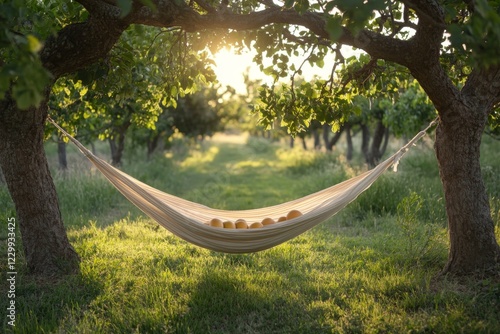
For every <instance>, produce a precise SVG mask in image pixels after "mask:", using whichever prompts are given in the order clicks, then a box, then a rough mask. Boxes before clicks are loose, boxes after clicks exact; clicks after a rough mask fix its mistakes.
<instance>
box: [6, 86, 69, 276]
mask: <svg viewBox="0 0 500 334" xmlns="http://www.w3.org/2000/svg"><path fill="white" fill-rule="evenodd" d="M48 92H49V90H48V89H47V93H46V96H47V97H48ZM46 117H47V104H46V101H45V102H43V103H42V105H41V106H40V107H38V108H31V109H29V110H18V109H17V107H16V104H15V102H14V101H13V100H12V99H11V98H10V97H7V98H6V99H4V100H3V101H1V102H0V166H1V169H2V171H3V173H4V177H5V181H6V183H7V186H8V189H9V192H10V195H11V197H12V200H13V201H14V204H15V207H16V212H17V215H18V222H19V227H20V231H21V236H22V239H23V248H24V254H25V257H26V263H27V266H28V270H29V272H30V273H33V274H38V275H44V276H53V275H60V274H67V273H72V272H75V271H77V270H78V268H79V257H78V255H77V253H76V252H75V250H74V249H73V247H72V246H71V245H70V243H69V241H68V238H67V236H66V231H65V228H64V225H63V222H62V218H61V212H60V209H59V202H58V198H57V194H56V189H55V186H54V182H53V180H52V177H51V175H50V171H49V166H48V163H47V158H46V156H45V151H44V147H43V139H44V124H45V119H46Z"/></svg>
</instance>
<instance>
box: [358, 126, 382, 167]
mask: <svg viewBox="0 0 500 334" xmlns="http://www.w3.org/2000/svg"><path fill="white" fill-rule="evenodd" d="M386 130H387V129H386V127H385V125H384V124H383V123H382V120H378V121H377V125H376V127H375V132H374V133H373V140H372V144H371V147H370V151H369V152H368V154H367V155H365V157H366V162H367V163H368V165H369V166H370V167H375V166H376V165H377V164H378V163H379V161H380V158H382V155H383V152H382V150H381V149H382V142H383V140H384V138H385V134H386ZM363 134H364V132H363Z"/></svg>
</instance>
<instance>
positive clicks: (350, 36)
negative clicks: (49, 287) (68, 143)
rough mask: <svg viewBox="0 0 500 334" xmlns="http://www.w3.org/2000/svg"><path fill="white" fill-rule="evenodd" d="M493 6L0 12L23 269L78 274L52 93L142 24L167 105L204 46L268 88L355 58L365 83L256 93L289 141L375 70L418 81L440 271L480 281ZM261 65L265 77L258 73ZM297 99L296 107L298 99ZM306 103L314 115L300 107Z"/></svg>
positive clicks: (431, 1) (197, 5)
mask: <svg viewBox="0 0 500 334" xmlns="http://www.w3.org/2000/svg"><path fill="white" fill-rule="evenodd" d="M499 6H500V5H499V3H498V1H497V0H491V1H487V0H476V1H473V2H471V1H463V2H462V1H458V0H450V1H437V0H426V1H422V0H406V1H396V0H371V1H352V0H325V1H322V0H320V1H308V0H297V1H295V0H286V1H284V2H273V1H272V0H261V1H257V0H245V1H241V2H240V1H234V2H231V3H229V2H227V1H220V2H219V1H215V0H193V1H189V2H188V1H186V2H185V1H179V0H165V1H157V0H142V1H132V0H120V1H117V2H112V1H104V0H77V1H76V2H71V3H66V2H60V1H59V0H54V1H53V2H39V1H21V0H12V1H10V2H6V3H2V4H1V8H0V9H1V10H0V13H2V14H0V15H1V16H2V17H1V20H0V45H1V46H2V49H1V51H0V66H1V69H0V98H1V100H0V110H1V113H0V166H1V169H2V172H3V174H4V177H5V180H6V183H7V185H8V188H9V191H10V194H11V196H12V199H13V201H14V203H15V205H16V210H17V213H18V216H19V223H20V227H21V233H22V236H23V246H24V249H25V254H26V260H27V263H28V268H29V269H30V271H32V272H33V273H40V274H54V273H56V272H64V271H72V270H75V269H77V268H78V256H77V255H76V253H75V252H74V250H73V249H72V247H71V246H70V244H69V242H68V241H67V237H66V234H65V231H64V227H63V224H62V220H61V216H60V212H59V205H58V201H57V196H56V192H55V188H54V185H53V182H52V179H51V177H50V173H49V170H48V167H47V162H46V157H45V154H44V152H43V133H44V124H45V119H46V116H47V101H48V100H49V96H50V94H51V88H52V86H53V83H54V81H55V80H56V79H58V78H61V77H63V76H66V75H69V74H73V73H76V72H78V71H80V70H82V69H85V68H88V67H89V66H90V65H92V64H95V63H98V62H99V61H102V60H103V59H106V58H107V57H108V56H109V55H110V52H118V54H120V55H121V54H122V53H127V52H131V50H121V51H119V50H118V49H113V47H114V46H115V45H116V43H117V41H118V40H119V38H120V36H122V35H123V34H124V32H125V31H126V30H127V28H128V27H130V26H133V25H146V26H154V27H157V28H158V29H161V28H163V29H166V30H165V32H164V33H162V34H161V35H160V37H158V38H159V39H161V38H168V39H170V40H171V41H174V43H170V44H168V46H167V47H166V48H165V49H163V50H161V52H157V53H154V54H152V56H151V61H155V60H157V59H158V58H164V59H165V61H164V62H163V65H162V67H161V68H160V69H161V70H164V71H165V72H164V73H170V74H171V77H169V76H165V78H166V79H171V80H167V82H168V85H169V88H170V89H165V93H166V94H167V96H175V95H177V94H180V93H181V91H183V90H189V89H191V88H192V87H193V85H195V79H196V77H200V78H201V76H200V75H199V74H200V73H201V72H203V69H204V68H205V66H208V62H198V64H200V65H199V66H184V65H186V64H187V63H188V62H183V61H184V60H185V59H189V58H192V59H196V58H197V59H200V57H201V58H204V56H203V55H202V50H204V49H205V47H208V48H209V49H216V48H217V47H218V46H219V45H220V43H222V42H226V43H231V44H234V45H236V46H237V47H244V46H250V47H252V48H254V49H256V50H257V52H258V56H257V59H256V61H257V62H260V63H261V66H262V70H263V71H264V72H266V73H269V74H271V75H273V76H275V77H276V78H283V77H286V76H287V75H288V71H292V79H293V75H294V74H295V73H297V75H299V74H300V71H301V68H300V66H299V67H298V68H297V67H295V68H293V67H292V66H290V68H289V67H288V64H289V59H290V57H292V56H293V55H299V54H300V53H302V54H305V55H306V57H307V59H308V60H309V61H310V62H312V63H314V64H317V65H318V66H322V65H324V58H325V57H327V56H330V53H332V52H333V53H334V54H335V55H336V59H337V64H338V63H342V62H343V61H344V60H343V57H342V52H341V49H340V47H339V46H340V45H350V46H353V47H355V48H357V49H361V50H363V51H365V52H366V53H367V54H368V55H369V59H370V61H369V62H368V63H366V64H362V65H361V66H360V71H358V72H356V73H355V74H358V77H357V78H356V79H361V78H362V77H363V75H364V78H365V79H366V80H348V79H349V75H350V74H349V73H340V76H341V77H342V78H343V79H344V80H342V78H341V80H340V81H339V80H337V78H338V77H337V76H336V75H333V74H332V77H331V78H330V80H326V81H325V82H324V83H322V84H321V83H314V84H307V83H302V84H301V85H299V86H298V87H296V86H295V84H290V85H289V90H288V92H287V93H285V94H284V95H285V98H286V101H284V100H281V98H280V97H277V96H275V95H274V94H273V90H272V89H267V90H265V91H266V92H267V93H266V92H264V91H263V93H262V94H267V95H266V96H264V97H265V99H263V103H264V104H267V105H269V108H267V107H266V106H265V105H263V106H261V110H262V111H263V114H264V119H268V120H269V122H270V121H271V120H272V119H273V117H274V116H273V114H272V113H273V112H274V113H275V112H279V113H281V114H282V119H284V120H285V121H286V122H287V123H288V124H289V126H290V127H291V129H292V130H293V129H294V128H297V127H298V128H300V126H302V124H308V123H310V121H311V120H312V119H317V120H319V121H320V122H324V121H326V122H337V123H339V124H337V126H340V122H338V119H341V120H345V119H346V118H347V114H348V113H349V112H350V110H349V108H347V107H348V106H350V105H351V103H350V101H351V100H352V94H351V93H350V92H349V89H351V88H352V92H354V93H355V92H356V91H358V92H359V93H361V92H364V91H366V90H367V89H368V90H369V91H370V90H377V88H378V87H377V85H378V83H377V82H376V79H377V76H376V75H372V74H373V73H374V74H376V70H377V65H378V63H379V61H383V62H384V63H387V64H397V65H398V66H396V70H397V71H404V72H406V74H408V73H409V74H411V76H412V77H413V78H415V79H416V80H417V81H418V82H419V84H420V85H421V87H422V88H423V90H424V91H425V92H426V94H427V95H428V97H429V99H430V100H431V101H432V103H433V105H434V107H435V108H436V110H437V111H438V114H439V125H438V127H437V131H436V141H435V148H436V154H437V159H438V163H439V168H440V176H441V180H442V183H443V187H444V192H445V202H446V210H447V215H448V223H449V230H450V253H449V259H448V263H447V265H446V267H445V268H444V272H451V273H454V274H471V273H475V272H477V271H482V272H485V271H488V270H492V269H493V268H495V267H497V266H498V264H499V262H500V247H499V246H498V243H497V241H496V239H495V234H494V225H493V221H492V219H491V214H490V208H489V201H488V196H487V193H486V190H485V187H484V184H483V181H482V176H481V168H480V164H479V146H480V143H481V136H482V134H483V132H484V129H485V126H486V124H487V121H488V118H489V117H492V115H493V117H495V116H496V115H497V114H496V111H495V110H496V108H498V104H499V102H500V57H499V55H500V14H499V12H498V10H499ZM143 36H144V40H145V41H146V40H149V41H151V42H152V43H153V42H154V41H155V38H154V37H153V38H152V39H151V36H150V35H148V34H144V35H143ZM41 41H43V42H41ZM156 50H158V51H160V49H159V48H156ZM170 51H172V52H170ZM266 58H269V59H270V61H271V63H272V65H270V66H266V65H264V64H265V63H266V62H265V61H264V60H265V59H266ZM133 59H134V60H135V57H133ZM261 60H262V61H261ZM191 63H192V62H191ZM179 68H184V70H183V71H178V69H179ZM332 72H335V71H333V70H332ZM382 78H383V77H382ZM292 82H294V80H292ZM384 82H385V81H384ZM355 86H357V87H355ZM270 88H272V87H270ZM298 88H300V89H299V90H298ZM382 88H383V87H382ZM346 89H348V90H347V91H346ZM302 90H303V91H306V92H307V95H306V96H305V97H303V96H299V92H300V91H302ZM309 92H310V94H309ZM297 96H299V98H297ZM307 97H310V102H311V103H313V106H314V108H312V107H311V106H309V104H308V103H304V101H306V98H307ZM287 101H288V102H287ZM342 106H346V107H345V108H342ZM285 107H286V108H285ZM280 108H281V109H280ZM336 110H342V111H344V114H343V115H337V114H336V113H335V111H336Z"/></svg>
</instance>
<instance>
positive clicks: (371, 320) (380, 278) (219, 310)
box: [0, 139, 500, 333]
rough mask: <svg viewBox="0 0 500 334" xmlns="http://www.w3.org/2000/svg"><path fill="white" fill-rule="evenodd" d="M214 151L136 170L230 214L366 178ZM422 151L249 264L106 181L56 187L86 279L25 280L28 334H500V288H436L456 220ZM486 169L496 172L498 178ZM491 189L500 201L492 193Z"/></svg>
mask: <svg viewBox="0 0 500 334" xmlns="http://www.w3.org/2000/svg"><path fill="white" fill-rule="evenodd" d="M204 145H206V146H205V147H204V148H203V150H200V151H190V150H189V149H186V154H185V155H182V156H178V155H172V156H170V157H165V156H163V155H162V156H158V157H156V158H155V159H153V160H152V161H150V162H145V161H142V160H140V159H138V158H137V159H134V164H131V165H129V166H126V167H125V168H126V171H127V172H128V173H130V174H131V175H133V176H137V177H138V178H139V179H141V180H143V181H145V182H146V183H150V184H152V185H154V186H156V187H158V188H160V189H165V190H168V191H169V192H172V193H173V194H175V195H179V196H182V197H184V198H187V199H191V200H195V201H197V202H201V203H204V204H207V205H210V206H215V207H220V208H224V209H239V208H250V207H262V206H267V205H272V204H276V203H280V202H283V201H286V200H289V199H294V198H298V197H301V196H304V195H306V194H308V193H311V192H314V191H317V190H319V189H323V188H325V187H326V186H329V185H332V184H334V183H337V182H340V181H342V180H345V179H347V178H349V177H350V174H351V173H353V172H356V168H357V167H355V166H354V167H353V166H349V165H347V163H346V162H345V161H344V160H342V158H340V157H339V156H338V155H336V154H330V155H325V154H321V153H318V152H304V151H302V150H301V149H293V150H290V149H287V148H284V147H282V146H279V145H277V144H273V143H270V142H268V141H265V140H260V139H258V140H253V139H252V140H250V139H249V140H248V141H246V142H244V143H234V142H231V143H229V142H223V141H221V142H217V141H214V142H207V143H204ZM488 152H490V151H486V152H485V153H486V157H485V159H486V158H487V156H488ZM492 152H493V149H492ZM495 152H496V151H495ZM417 153H418V154H417ZM417 153H415V154H410V155H408V156H407V157H405V159H403V160H402V161H401V165H400V167H399V171H398V173H387V174H386V175H384V176H383V177H382V178H381V179H379V181H377V182H376V183H375V184H374V185H373V186H372V187H371V188H370V189H369V190H367V191H366V192H365V193H364V194H363V195H361V196H360V197H359V198H358V199H357V200H356V201H355V202H353V203H351V204H350V205H349V206H348V207H347V208H345V209H344V210H343V211H341V212H339V214H337V215H336V216H334V217H333V218H332V219H330V220H328V221H327V222H325V223H323V224H321V225H318V226H317V227H315V228H314V229H312V230H310V231H309V232H307V233H304V234H302V235H300V236H299V237H297V238H295V239H292V240H290V241H289V242H286V243H284V244H282V245H280V246H277V247H274V248H271V249H269V250H266V251H263V252H259V253H254V254H240V255H229V254H222V253H215V252H212V251H208V250H205V249H202V248H199V247H196V246H193V245H191V244H188V243H186V242H185V241H183V240H181V239H179V238H178V237H176V236H174V235H172V234H171V233H170V232H168V231H167V230H165V229H163V228H162V227H160V226H159V225H158V224H156V223H154V222H152V221H151V220H150V219H148V218H147V217H144V216H143V215H141V214H140V213H139V212H137V211H134V210H135V209H133V207H132V206H131V205H130V204H129V203H128V202H127V201H125V200H123V198H122V197H121V195H119V194H118V193H117V192H116V191H115V190H114V189H113V188H112V187H110V186H109V185H108V183H107V182H105V181H104V179H103V178H102V177H100V176H98V175H91V174H90V173H82V174H75V175H71V174H70V175H67V176H66V177H64V178H63V177H61V178H56V185H57V187H58V190H59V195H60V198H61V202H62V206H63V213H64V214H65V220H66V225H67V228H68V230H69V238H70V240H71V243H72V244H73V245H74V247H75V249H76V250H77V252H78V253H79V254H80V256H81V259H82V263H81V274H80V275H78V276H75V277H69V278H67V279H66V280H65V281H64V282H60V283H58V284H56V285H54V286H50V287H49V286H43V285H40V284H39V283H36V282H31V281H30V280H29V278H24V277H23V279H25V281H23V283H22V284H20V286H19V294H18V295H17V297H16V298H17V301H18V304H19V305H23V306H22V307H21V308H20V309H19V310H18V311H19V313H18V316H19V319H21V320H19V322H18V323H16V327H17V330H18V331H19V332H20V333H22V332H26V333H37V332H61V333H62V332H66V333H85V332H89V333H90V332H92V333H132V332H140V333H165V332H178V333H185V332H191V333H293V332H303V333H325V332H326V333H353V332H390V333H400V332H411V331H414V332H426V331H427V332H436V333H449V332H461V331H462V332H471V333H472V332H492V333H493V332H500V321H499V319H498V312H499V311H500V305H499V302H498V300H499V298H498V296H499V295H498V291H499V285H498V284H499V282H494V281H488V282H481V283H480V284H478V283H477V282H476V283H471V284H465V283H461V285H458V284H457V283H454V282H453V281H448V280H447V279H441V280H438V281H437V282H436V281H435V280H433V278H434V276H435V274H436V273H438V272H439V270H441V269H442V267H443V265H444V263H445V261H446V255H447V240H448V239H447V230H446V228H445V223H446V220H445V216H444V208H443V203H442V200H441V196H442V194H441V193H440V182H439V179H438V178H437V176H436V173H435V172H436V169H435V165H434V164H435V158H434V157H433V154H432V152H430V153H426V152H417ZM490 159H491V158H490ZM186 161H187V162H186ZM488 165H490V166H491V168H492V170H491V171H487V172H490V173H496V172H499V173H500V171H499V170H498V168H499V167H498V165H495V164H494V163H492V162H491V161H490V162H489V163H488ZM359 168H360V170H361V169H362V167H359ZM487 180H494V176H493V175H492V174H490V178H487ZM487 187H489V189H491V191H492V192H495V191H499V190H498V184H496V183H494V182H490V183H488V184H487ZM413 192H414V193H416V194H418V196H420V198H421V199H422V205H421V208H420V210H418V211H412V209H411V205H410V207H409V208H408V210H409V211H408V212H407V217H413V218H412V219H413V220H411V221H408V223H411V224H406V223H405V222H403V221H401V220H399V221H398V205H400V203H404V199H405V198H407V201H408V199H410V198H411V195H412V193H413ZM4 194H5V192H3V193H0V198H4V197H5V196H4ZM494 200H495V199H493V201H494ZM410 203H411V201H410ZM492 207H493V206H492ZM129 211H130V212H131V213H130V214H129ZM412 214H414V215H413V216H412ZM404 216H405V215H401V217H404ZM496 224H497V235H499V237H500V229H499V228H498V222H496ZM428 226H432V227H433V228H432V229H431V231H432V233H434V234H433V235H428V234H427V231H428V230H427V227H428ZM427 243H429V246H431V247H428V248H426V247H424V246H426V245H427ZM410 245H411V246H410ZM2 247H3V244H2ZM422 250H423V251H422ZM2 254H5V252H3V251H2ZM2 303H4V301H3V300H0V307H4V304H2Z"/></svg>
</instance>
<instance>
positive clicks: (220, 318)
mask: <svg viewBox="0 0 500 334" xmlns="http://www.w3.org/2000/svg"><path fill="white" fill-rule="evenodd" d="M222 257H225V258H226V257H227V258H228V259H224V263H233V265H228V266H217V267H210V268H206V270H205V272H204V274H203V276H202V277H201V279H200V280H199V283H198V284H197V285H196V286H195V288H194V291H192V292H191V293H190V299H189V301H188V306H189V308H188V311H187V312H186V313H183V314H177V315H176V316H175V317H174V319H173V320H172V327H173V328H172V329H173V331H174V332H175V333H291V332H308V333H319V332H323V331H324V330H325V328H321V326H320V325H319V324H318V323H317V322H315V321H312V319H314V318H315V317H317V316H318V315H316V314H313V313H315V311H314V310H312V311H311V310H305V308H304V305H305V304H304V301H302V300H296V299H294V298H293V296H294V295H295V293H294V292H293V291H287V285H288V279H287V278H284V279H283V280H280V279H273V278H272V277H269V276H266V275H268V274H269V273H268V272H262V271H260V270H259V272H261V273H262V275H261V277H259V275H256V274H255V273H254V274H252V275H250V276H249V275H244V274H243V275H242V272H241V269H243V271H245V270H246V269H248V267H247V266H246V264H249V265H250V267H253V266H256V265H257V263H256V260H255V259H254V260H252V256H238V255H236V256H233V255H222ZM226 260H227V261H226ZM245 268H246V269H245ZM247 274H248V273H247ZM276 274H277V275H280V274H279V273H276ZM245 277H246V279H245ZM275 278H276V277H275Z"/></svg>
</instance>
